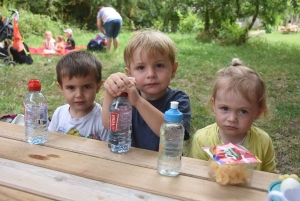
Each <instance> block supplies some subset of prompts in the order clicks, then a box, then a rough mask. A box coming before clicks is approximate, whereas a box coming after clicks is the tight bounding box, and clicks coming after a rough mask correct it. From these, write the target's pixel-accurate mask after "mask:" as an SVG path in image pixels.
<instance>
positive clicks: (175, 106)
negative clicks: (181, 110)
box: [170, 101, 179, 109]
mask: <svg viewBox="0 0 300 201" xmlns="http://www.w3.org/2000/svg"><path fill="white" fill-rule="evenodd" d="M178 104H179V103H178V102H177V101H171V107H170V108H171V109H178Z"/></svg>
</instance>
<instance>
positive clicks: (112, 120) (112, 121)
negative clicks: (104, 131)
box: [109, 112, 119, 131]
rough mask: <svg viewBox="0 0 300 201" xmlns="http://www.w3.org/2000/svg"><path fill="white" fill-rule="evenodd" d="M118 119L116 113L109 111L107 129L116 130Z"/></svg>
mask: <svg viewBox="0 0 300 201" xmlns="http://www.w3.org/2000/svg"><path fill="white" fill-rule="evenodd" d="M118 119H119V114H118V113H114V112H111V113H109V130H111V131H117V129H118Z"/></svg>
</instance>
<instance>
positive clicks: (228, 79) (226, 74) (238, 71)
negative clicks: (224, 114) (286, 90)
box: [208, 60, 268, 117]
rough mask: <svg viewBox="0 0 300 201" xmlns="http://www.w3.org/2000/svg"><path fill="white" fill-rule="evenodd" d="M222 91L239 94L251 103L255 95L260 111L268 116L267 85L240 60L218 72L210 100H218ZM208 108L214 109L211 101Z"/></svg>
mask: <svg viewBox="0 0 300 201" xmlns="http://www.w3.org/2000/svg"><path fill="white" fill-rule="evenodd" d="M220 89H224V90H225V91H226V92H228V93H229V94H231V95H234V94H235V95H236V94H238V93H239V94H241V95H242V97H244V98H245V99H246V100H247V101H249V102H251V100H253V95H255V96H256V101H257V104H258V107H259V109H260V110H261V111H262V113H263V114H264V116H265V117H266V116H267V114H268V108H267V101H266V99H267V93H266V86H265V83H264V81H263V80H262V78H261V77H260V76H259V75H258V73H257V72H255V71H254V70H253V69H251V68H248V67H246V66H243V65H241V62H240V61H239V60H233V62H232V65H231V66H229V67H227V68H222V69H220V70H218V72H217V79H216V82H215V85H214V88H213V92H212V95H211V97H210V100H212V98H213V99H214V100H215V99H216V94H217V92H218V90H220ZM208 106H209V107H210V108H212V105H211V101H209V105H208Z"/></svg>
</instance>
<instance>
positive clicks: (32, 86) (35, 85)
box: [28, 79, 42, 91]
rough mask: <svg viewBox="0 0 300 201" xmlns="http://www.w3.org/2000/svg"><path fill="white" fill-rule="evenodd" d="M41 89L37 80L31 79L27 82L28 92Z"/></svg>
mask: <svg viewBox="0 0 300 201" xmlns="http://www.w3.org/2000/svg"><path fill="white" fill-rule="evenodd" d="M41 88H42V86H41V83H40V81H39V80H38V79H31V80H30V81H29V82H28V89H29V91H40V90H41Z"/></svg>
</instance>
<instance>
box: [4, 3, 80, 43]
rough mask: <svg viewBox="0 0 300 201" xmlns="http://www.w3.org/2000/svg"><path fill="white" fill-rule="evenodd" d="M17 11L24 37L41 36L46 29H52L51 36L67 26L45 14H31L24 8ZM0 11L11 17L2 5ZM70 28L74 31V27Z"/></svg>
mask: <svg viewBox="0 0 300 201" xmlns="http://www.w3.org/2000/svg"><path fill="white" fill-rule="evenodd" d="M18 12H19V30H20V33H21V35H22V37H23V38H25V39H26V38H29V37H30V36H32V35H35V36H43V35H44V32H45V31H46V30H50V31H52V33H53V36H57V35H64V32H63V30H64V29H66V28H68V27H66V26H65V25H64V24H63V23H62V22H61V21H59V20H58V21H52V20H51V19H50V17H49V16H46V15H39V14H32V13H31V12H30V11H25V10H18ZM0 13H2V16H4V17H11V16H10V12H9V11H8V10H7V9H5V8H3V7H0ZM72 29H73V31H74V28H72ZM75 32H76V31H75Z"/></svg>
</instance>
